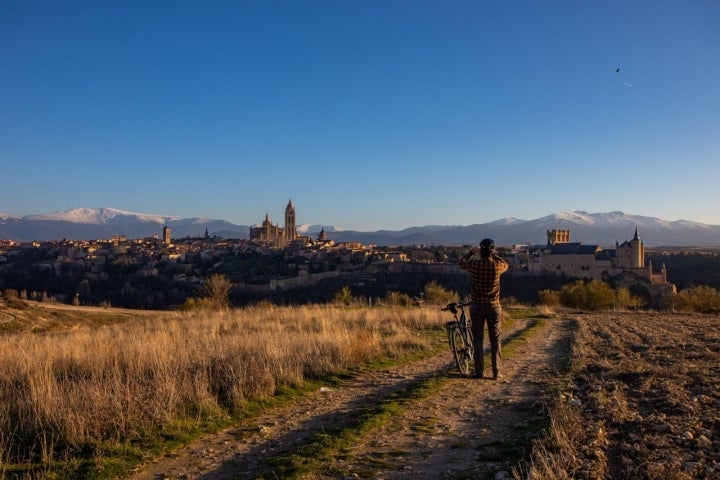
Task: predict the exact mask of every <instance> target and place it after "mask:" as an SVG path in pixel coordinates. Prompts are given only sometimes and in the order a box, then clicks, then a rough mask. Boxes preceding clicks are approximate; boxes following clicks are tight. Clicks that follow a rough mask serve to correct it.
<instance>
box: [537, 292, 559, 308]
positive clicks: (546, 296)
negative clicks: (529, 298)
mask: <svg viewBox="0 0 720 480" xmlns="http://www.w3.org/2000/svg"><path fill="white" fill-rule="evenodd" d="M538 303H540V305H547V306H549V307H554V306H557V305H560V292H558V291H557V290H540V291H539V292H538Z"/></svg>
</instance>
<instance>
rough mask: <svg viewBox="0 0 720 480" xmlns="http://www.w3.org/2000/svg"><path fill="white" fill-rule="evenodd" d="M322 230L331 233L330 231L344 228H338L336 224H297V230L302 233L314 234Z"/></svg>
mask: <svg viewBox="0 0 720 480" xmlns="http://www.w3.org/2000/svg"><path fill="white" fill-rule="evenodd" d="M322 230H325V233H330V232H342V229H340V228H337V227H334V226H332V225H320V224H317V225H311V224H309V223H304V224H302V225H298V226H297V232H298V233H299V234H300V235H313V234H318V233H320V232H321V231H322Z"/></svg>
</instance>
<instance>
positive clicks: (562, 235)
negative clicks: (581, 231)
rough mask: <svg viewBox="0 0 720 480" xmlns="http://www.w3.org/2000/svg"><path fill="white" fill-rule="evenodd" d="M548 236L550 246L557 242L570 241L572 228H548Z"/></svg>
mask: <svg viewBox="0 0 720 480" xmlns="http://www.w3.org/2000/svg"><path fill="white" fill-rule="evenodd" d="M547 238H548V245H550V246H552V245H555V244H556V243H570V230H548V231H547Z"/></svg>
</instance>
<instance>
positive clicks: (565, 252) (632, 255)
mask: <svg viewBox="0 0 720 480" xmlns="http://www.w3.org/2000/svg"><path fill="white" fill-rule="evenodd" d="M547 237H548V243H547V246H546V247H545V248H544V249H541V251H540V252H538V254H537V255H533V256H529V263H528V271H530V272H535V273H545V274H551V275H564V276H568V277H576V278H590V279H598V280H600V279H602V278H605V277H608V276H616V275H624V274H632V275H634V276H635V277H638V278H641V279H643V280H646V281H647V282H649V283H650V284H652V285H668V286H669V285H670V284H669V283H668V281H667V270H666V269H665V265H663V266H662V268H661V270H660V272H659V273H653V267H652V263H648V264H647V265H646V264H645V245H644V243H643V241H642V239H641V238H640V235H639V233H638V229H637V228H635V235H634V236H633V238H632V240H629V241H627V240H626V241H625V242H623V243H618V242H615V249H614V250H613V249H607V250H603V248H602V247H600V246H598V245H583V244H582V243H580V242H571V241H570V230H548V231H547ZM533 263H534V264H533Z"/></svg>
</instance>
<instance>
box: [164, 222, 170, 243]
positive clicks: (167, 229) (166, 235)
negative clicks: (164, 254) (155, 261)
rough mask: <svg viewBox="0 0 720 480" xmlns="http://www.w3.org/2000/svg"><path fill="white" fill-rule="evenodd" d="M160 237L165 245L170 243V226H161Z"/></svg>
mask: <svg viewBox="0 0 720 480" xmlns="http://www.w3.org/2000/svg"><path fill="white" fill-rule="evenodd" d="M162 238H163V243H164V244H165V245H170V227H168V226H167V225H165V226H164V227H163V230H162Z"/></svg>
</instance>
